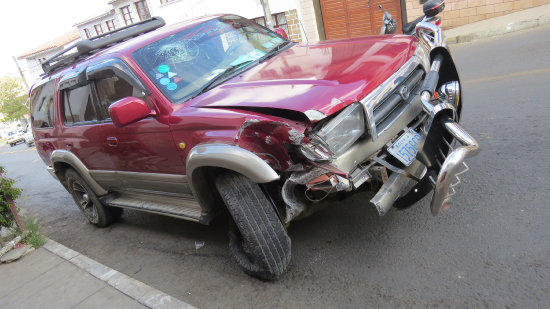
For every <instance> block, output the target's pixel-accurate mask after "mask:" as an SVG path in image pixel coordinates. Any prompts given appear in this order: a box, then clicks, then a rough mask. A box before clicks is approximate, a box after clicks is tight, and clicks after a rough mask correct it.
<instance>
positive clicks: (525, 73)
mask: <svg viewBox="0 0 550 309" xmlns="http://www.w3.org/2000/svg"><path fill="white" fill-rule="evenodd" d="M548 72H550V68H544V69H537V70H531V71H523V72H515V73H510V74H504V75H498V76H491V77H484V78H478V79H470V80H466V81H464V83H467V84H470V83H483V82H492V81H497V80H501V79H507V78H513V77H520V76H526V75H532V74H540V73H548Z"/></svg>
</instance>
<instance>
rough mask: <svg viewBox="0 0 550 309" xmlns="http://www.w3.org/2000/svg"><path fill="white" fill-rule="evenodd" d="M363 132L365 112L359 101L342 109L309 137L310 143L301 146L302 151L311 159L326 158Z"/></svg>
mask: <svg viewBox="0 0 550 309" xmlns="http://www.w3.org/2000/svg"><path fill="white" fill-rule="evenodd" d="M363 134H365V112H364V111H363V107H362V106H361V104H359V103H354V104H352V105H350V106H348V107H347V108H346V109H344V110H343V111H342V112H340V114H338V115H337V116H336V117H334V118H333V119H331V120H330V121H328V122H326V123H324V124H321V128H320V129H318V130H317V131H315V132H313V134H312V135H311V137H310V140H311V141H312V144H307V145H304V146H302V153H303V154H304V155H305V156H306V157H307V158H309V159H311V160H328V159H331V158H332V157H333V156H339V155H341V154H343V153H344V152H345V151H346V150H348V149H349V147H351V145H353V143H355V142H356V141H357V140H358V139H359V138H360V137H361V136H362V135H363Z"/></svg>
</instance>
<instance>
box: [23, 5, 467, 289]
mask: <svg viewBox="0 0 550 309" xmlns="http://www.w3.org/2000/svg"><path fill="white" fill-rule="evenodd" d="M435 1H436V0H431V2H430V3H431V5H432V7H441V5H442V3H439V2H438V3H435ZM163 25H164V21H162V20H161V19H159V18H154V19H152V20H149V21H144V22H141V23H138V24H135V25H132V26H129V27H125V28H120V29H117V30H116V31H115V32H114V33H108V34H105V35H101V36H99V37H97V38H93V39H87V40H82V41H79V42H78V43H76V44H75V45H74V46H72V47H70V48H68V49H67V50H65V51H63V52H61V53H60V54H58V55H56V56H54V57H53V58H51V59H48V60H46V61H44V62H43V64H42V67H43V69H44V72H46V75H45V77H44V78H43V79H42V81H40V82H38V83H37V84H36V85H34V86H33V87H32V89H31V92H30V97H31V119H32V128H33V133H34V137H35V139H36V146H37V150H38V153H39V155H40V157H41V158H42V160H43V161H44V162H45V163H46V165H47V168H48V171H49V172H50V173H51V174H52V176H54V177H55V178H56V179H58V180H59V181H60V182H61V184H63V186H65V188H66V189H67V190H68V191H69V192H70V194H71V195H72V197H73V199H74V200H75V202H76V204H77V206H78V207H79V208H80V210H81V211H82V213H83V214H84V216H85V217H86V218H87V220H88V221H89V222H91V223H92V224H94V225H96V226H99V227H104V226H107V225H109V224H110V223H111V222H113V220H115V219H117V218H118V217H119V216H120V215H121V214H122V210H123V208H129V209H136V210H142V211H148V212H153V213H158V214H162V215H167V216H172V217H177V218H182V219H187V220H191V221H195V222H199V223H202V224H208V223H209V222H211V220H212V219H213V218H214V217H215V216H217V215H219V214H220V213H228V214H230V218H232V220H231V221H230V230H229V239H230V244H229V247H230V250H231V252H232V254H233V257H234V258H235V261H236V262H237V264H238V265H239V266H241V267H242V268H243V269H244V271H245V272H247V273H248V274H251V275H253V276H256V277H259V278H262V279H268V280H269V279H275V278H277V277H278V276H280V275H281V274H282V273H283V272H284V271H285V269H286V268H287V266H288V264H289V262H290V258H291V241H290V237H289V235H288V234H287V229H286V228H287V227H288V225H289V224H290V223H291V221H293V220H296V219H298V218H303V217H305V216H307V215H309V214H311V213H312V212H314V211H315V210H317V209H318V208H319V207H318V206H319V203H318V202H319V201H321V200H324V199H337V198H345V197H346V196H349V195H352V194H355V193H358V192H361V191H364V190H368V191H371V192H373V193H374V194H373V198H372V199H371V201H370V202H371V203H367V202H365V206H366V207H376V209H377V210H378V212H379V214H380V215H384V214H385V213H387V212H388V211H390V209H392V208H393V207H396V208H401V209H403V208H407V207H410V206H412V205H413V204H415V203H416V202H417V201H418V200H419V199H420V198H422V197H424V196H425V195H427V194H429V193H432V192H433V193H432V199H431V211H432V214H434V215H436V214H439V213H440V212H441V211H443V210H445V209H447V208H449V207H450V206H451V196H452V195H453V192H454V189H453V187H454V186H456V185H457V184H458V183H459V181H458V178H457V177H456V176H458V175H459V174H460V173H462V172H464V171H465V170H466V169H467V167H466V166H465V165H463V163H464V159H465V158H467V157H469V156H472V155H474V154H475V153H476V152H477V150H478V145H477V142H476V141H475V139H474V138H473V137H471V136H470V135H469V134H468V133H467V132H466V130H464V129H463V128H462V127H461V126H460V125H459V124H458V121H459V120H460V115H461V110H462V106H463V102H462V96H461V90H460V80H459V76H458V72H457V69H456V67H455V64H454V61H453V58H452V57H451V54H450V53H449V51H448V48H447V46H446V45H445V43H444V42H443V39H442V33H441V29H440V28H439V26H437V25H436V24H434V23H432V22H431V19H423V20H418V21H417V22H416V24H415V25H413V26H411V27H413V28H415V29H416V34H415V35H403V34H397V35H381V36H372V37H362V38H354V39H346V40H338V41H325V42H318V43H312V42H309V43H308V44H300V43H295V42H292V41H289V40H287V39H285V38H284V37H283V36H281V35H279V34H277V33H275V32H273V31H270V30H268V29H266V28H264V27H261V26H259V25H258V24H255V23H253V22H251V21H249V20H247V19H246V18H243V17H240V16H236V15H216V16H205V17H201V18H196V19H193V20H190V21H186V22H183V23H180V24H175V25H172V26H169V27H164V28H162V29H159V30H155V31H153V30H154V29H156V28H159V27H161V26H163Z"/></svg>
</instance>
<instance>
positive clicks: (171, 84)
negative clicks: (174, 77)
mask: <svg viewBox="0 0 550 309" xmlns="http://www.w3.org/2000/svg"><path fill="white" fill-rule="evenodd" d="M176 88H178V85H176V84H174V83H169V84H168V85H166V89H168V90H170V91H174V90H176Z"/></svg>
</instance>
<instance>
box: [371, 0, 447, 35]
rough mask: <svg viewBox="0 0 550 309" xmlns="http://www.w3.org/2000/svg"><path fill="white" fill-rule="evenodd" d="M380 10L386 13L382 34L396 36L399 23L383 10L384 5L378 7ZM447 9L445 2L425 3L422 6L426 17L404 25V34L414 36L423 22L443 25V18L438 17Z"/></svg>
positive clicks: (383, 19) (434, 0)
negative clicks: (419, 24)
mask: <svg viewBox="0 0 550 309" xmlns="http://www.w3.org/2000/svg"><path fill="white" fill-rule="evenodd" d="M378 8H379V9H380V10H382V11H383V12H384V16H383V17H382V28H381V29H380V34H394V33H395V31H396V30H397V21H396V20H395V18H393V16H392V15H391V14H390V13H389V12H388V11H385V10H384V9H382V5H380V4H379V5H378ZM444 9H445V0H429V1H426V3H424V5H423V6H422V11H423V12H424V16H420V17H419V18H417V19H415V20H413V21H412V22H410V23H408V24H406V25H403V33H404V34H409V35H414V33H415V28H416V25H417V24H418V23H420V22H422V21H426V22H429V23H432V24H434V25H436V26H440V25H441V17H438V16H437V15H438V14H439V13H441V12H443V10H444Z"/></svg>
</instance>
